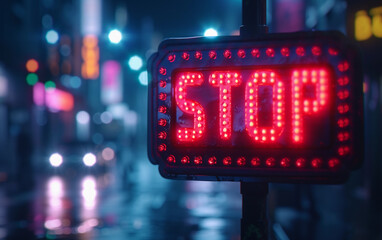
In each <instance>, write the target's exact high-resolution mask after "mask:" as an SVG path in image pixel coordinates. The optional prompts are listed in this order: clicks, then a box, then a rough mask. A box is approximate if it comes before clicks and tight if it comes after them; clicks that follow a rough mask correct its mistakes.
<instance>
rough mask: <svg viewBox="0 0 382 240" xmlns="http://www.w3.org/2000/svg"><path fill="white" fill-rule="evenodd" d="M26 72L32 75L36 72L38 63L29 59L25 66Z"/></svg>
mask: <svg viewBox="0 0 382 240" xmlns="http://www.w3.org/2000/svg"><path fill="white" fill-rule="evenodd" d="M25 67H26V68H27V71H28V72H31V73H34V72H36V71H37V70H38V62H37V61H36V60H35V59H29V60H28V61H27V63H26V64H25Z"/></svg>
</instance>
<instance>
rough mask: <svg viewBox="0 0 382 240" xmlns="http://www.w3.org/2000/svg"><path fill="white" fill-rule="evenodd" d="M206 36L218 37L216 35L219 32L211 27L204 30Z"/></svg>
mask: <svg viewBox="0 0 382 240" xmlns="http://www.w3.org/2000/svg"><path fill="white" fill-rule="evenodd" d="M204 36H205V37H216V36H218V32H217V31H216V30H215V29H213V28H209V29H207V30H206V31H204Z"/></svg>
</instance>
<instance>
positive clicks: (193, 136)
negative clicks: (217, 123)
mask: <svg viewBox="0 0 382 240" xmlns="http://www.w3.org/2000/svg"><path fill="white" fill-rule="evenodd" d="M202 83H203V75H202V74H201V73H200V72H184V73H180V74H178V75H177V78H176V87H175V99H176V104H177V106H178V107H179V109H180V110H182V111H183V112H184V113H188V114H192V115H194V127H193V128H179V129H177V134H176V136H177V139H178V140H179V141H184V142H193V141H195V140H197V139H199V138H200V137H201V136H202V135H203V132H204V128H205V113H204V109H203V107H202V106H201V105H200V104H199V103H198V102H196V101H192V100H187V99H186V97H187V94H186V92H187V91H186V89H187V86H198V85H201V84H202Z"/></svg>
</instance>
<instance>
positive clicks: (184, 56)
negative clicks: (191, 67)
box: [182, 52, 190, 61]
mask: <svg viewBox="0 0 382 240" xmlns="http://www.w3.org/2000/svg"><path fill="white" fill-rule="evenodd" d="M182 58H183V59H184V60H186V61H187V60H189V59H190V54H189V53H187V52H184V53H182Z"/></svg>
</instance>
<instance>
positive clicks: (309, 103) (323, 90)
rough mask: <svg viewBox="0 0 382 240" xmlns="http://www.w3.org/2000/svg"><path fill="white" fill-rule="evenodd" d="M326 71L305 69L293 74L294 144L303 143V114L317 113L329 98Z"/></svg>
mask: <svg viewBox="0 0 382 240" xmlns="http://www.w3.org/2000/svg"><path fill="white" fill-rule="evenodd" d="M328 92H329V83H328V72H327V70H326V69H322V68H318V69H303V70H294V71H293V72H292V131H293V133H292V136H293V142H296V143H300V142H302V141H303V121H302V114H303V113H305V114H313V113H317V112H318V111H319V110H320V109H322V107H323V106H325V105H326V104H327V101H328V97H329V94H328Z"/></svg>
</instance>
